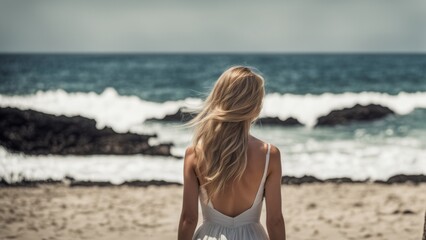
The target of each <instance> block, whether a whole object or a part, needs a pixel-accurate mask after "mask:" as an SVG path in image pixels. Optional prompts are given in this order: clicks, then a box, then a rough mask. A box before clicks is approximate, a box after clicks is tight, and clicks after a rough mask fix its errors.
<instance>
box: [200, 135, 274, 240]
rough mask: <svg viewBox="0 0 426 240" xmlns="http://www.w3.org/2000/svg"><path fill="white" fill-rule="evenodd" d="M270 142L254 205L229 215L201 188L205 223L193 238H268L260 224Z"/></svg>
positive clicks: (250, 239)
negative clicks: (220, 210) (217, 207)
mask: <svg viewBox="0 0 426 240" xmlns="http://www.w3.org/2000/svg"><path fill="white" fill-rule="evenodd" d="M270 148H271V146H270V144H269V143H268V152H267V154H266V162H265V170H264V172H263V177H262V180H261V182H260V186H259V189H258V190H257V193H256V197H255V199H254V203H253V204H252V206H251V207H250V208H249V209H247V210H246V211H244V212H242V213H241V214H239V215H238V216H236V217H230V216H227V215H225V214H223V213H221V212H219V211H218V210H216V209H215V208H214V207H213V205H212V203H211V201H208V203H207V204H206V202H207V193H206V190H205V189H204V188H203V187H201V188H200V193H201V194H200V204H201V210H202V214H203V223H202V224H201V225H200V226H199V227H198V229H197V230H196V231H195V233H194V236H193V238H192V239H193V240H219V239H220V240H225V239H226V240H242V239H244V240H263V239H265V240H267V239H269V238H268V235H267V234H266V231H265V229H264V228H263V226H262V225H261V224H260V214H261V212H262V204H263V190H264V188H265V186H264V185H265V179H266V172H267V169H268V165H269V152H270Z"/></svg>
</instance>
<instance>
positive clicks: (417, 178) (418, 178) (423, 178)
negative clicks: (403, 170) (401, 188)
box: [375, 174, 426, 184]
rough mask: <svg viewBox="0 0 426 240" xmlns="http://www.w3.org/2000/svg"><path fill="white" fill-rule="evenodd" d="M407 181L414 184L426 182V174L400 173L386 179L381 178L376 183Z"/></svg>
mask: <svg viewBox="0 0 426 240" xmlns="http://www.w3.org/2000/svg"><path fill="white" fill-rule="evenodd" d="M407 182H411V183H414V184H418V183H424V182H426V175H423V174H419V175H405V174H398V175H395V176H392V177H390V178H389V179H388V180H386V181H380V180H377V181H375V183H382V184H394V183H407Z"/></svg>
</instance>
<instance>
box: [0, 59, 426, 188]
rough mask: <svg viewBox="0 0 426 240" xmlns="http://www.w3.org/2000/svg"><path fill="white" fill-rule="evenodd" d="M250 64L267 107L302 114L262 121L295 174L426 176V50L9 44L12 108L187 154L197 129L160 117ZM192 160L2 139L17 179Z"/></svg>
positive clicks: (101, 176) (3, 75)
mask: <svg viewBox="0 0 426 240" xmlns="http://www.w3.org/2000/svg"><path fill="white" fill-rule="evenodd" d="M233 65H248V66H251V67H254V68H256V69H257V71H258V72H259V73H261V74H262V75H263V76H264V78H265V88H266V96H265V99H264V108H263V110H262V112H261V117H279V118H281V119H283V120H285V119H286V118H288V117H294V118H296V119H298V120H299V122H301V123H302V124H303V126H299V127H279V126H268V125H256V126H254V127H253V128H252V130H251V133H252V135H254V136H255V137H257V138H259V139H261V140H263V141H265V142H270V143H272V144H274V145H275V146H277V147H278V148H279V149H280V152H281V160H282V168H283V174H284V175H293V176H302V175H304V174H310V175H314V176H316V177H319V178H329V177H351V178H353V179H365V178H371V179H386V178H388V177H389V176H392V175H394V174H399V173H405V174H421V173H423V174H426V55H423V54H97V55H95V54H68V55H64V54H54V55H45V54H20V55H18V54H8V55H6V54H3V55H0V106H1V107H6V106H11V107H17V108H20V109H34V110H37V111H41V112H45V113H50V114H55V115H61V114H63V115H67V116H75V115H81V116H84V117H88V118H93V119H95V120H96V122H97V127H98V128H100V129H101V128H103V127H105V126H110V127H112V128H113V129H114V130H115V131H117V132H127V131H130V132H135V133H143V134H145V133H156V134H157V135H158V137H157V138H153V139H150V143H151V144H158V143H161V142H172V143H173V144H174V146H173V147H172V153H173V154H174V155H178V156H183V155H184V152H185V148H186V147H187V146H188V145H189V144H190V141H191V134H192V132H191V131H192V130H191V129H184V128H181V126H180V123H167V122H150V121H146V120H147V119H149V118H162V117H164V116H165V115H167V114H173V113H175V112H176V111H177V110H178V109H179V108H180V107H188V108H193V109H196V108H198V107H200V106H201V105H202V102H203V99H204V98H205V97H206V96H207V94H208V93H209V91H210V90H211V88H212V87H213V84H214V82H215V81H216V80H217V78H218V77H219V76H220V74H221V73H222V72H223V71H224V70H225V69H226V68H228V67H230V66H233ZM357 103H359V104H362V105H366V104H370V103H374V104H380V105H382V106H386V107H388V108H390V109H391V110H393V111H394V112H395V113H396V114H395V115H390V116H387V117H385V118H383V119H380V120H376V121H369V122H354V123H351V124H348V125H339V126H334V127H314V126H315V124H316V121H317V118H318V117H320V116H323V115H326V114H328V113H329V112H330V111H332V110H337V109H342V108H345V107H352V106H353V105H355V104H357ZM182 163H183V161H182V159H175V158H171V157H160V156H145V155H140V154H139V155H134V156H105V155H95V156H72V155H71V156H54V155H48V156H27V155H24V154H17V153H9V152H8V151H7V149H5V148H3V147H1V146H0V177H1V178H4V179H6V180H7V181H10V182H13V181H19V179H20V178H22V177H25V178H28V179H47V178H53V179H61V178H63V177H64V176H71V177H74V178H76V179H80V180H93V181H111V182H114V183H120V182H122V181H126V180H151V179H157V180H167V181H177V182H182V172H183V169H182V167H183V164H182Z"/></svg>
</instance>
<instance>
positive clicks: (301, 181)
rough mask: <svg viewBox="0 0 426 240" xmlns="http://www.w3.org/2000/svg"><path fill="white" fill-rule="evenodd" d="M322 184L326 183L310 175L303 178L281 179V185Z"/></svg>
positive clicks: (289, 177)
mask: <svg viewBox="0 0 426 240" xmlns="http://www.w3.org/2000/svg"><path fill="white" fill-rule="evenodd" d="M322 182H324V181H323V180H321V179H318V178H316V177H314V176H309V175H305V176H303V177H293V176H283V177H282V178H281V183H283V184H289V185H300V184H304V183H322Z"/></svg>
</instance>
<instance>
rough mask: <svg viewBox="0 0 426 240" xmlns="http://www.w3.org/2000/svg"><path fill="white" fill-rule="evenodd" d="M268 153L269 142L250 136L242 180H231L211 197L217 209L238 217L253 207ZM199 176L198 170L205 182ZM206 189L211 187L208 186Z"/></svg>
mask: <svg viewBox="0 0 426 240" xmlns="http://www.w3.org/2000/svg"><path fill="white" fill-rule="evenodd" d="M266 154H267V144H266V143H264V142H262V141H261V140H259V139H257V138H255V137H253V136H250V137H249V141H248V150H247V167H246V169H245V171H244V173H243V176H242V178H241V180H240V181H239V182H234V183H232V182H229V183H228V184H226V187H225V191H224V192H223V193H219V194H218V195H217V196H215V197H214V198H213V199H211V203H212V204H213V206H214V208H215V209H216V210H217V211H219V212H221V213H222V214H224V215H227V216H229V217H236V216H238V215H240V214H241V213H243V212H244V211H246V210H247V209H250V208H251V207H252V205H253V203H254V201H255V198H256V193H257V191H258V189H259V186H260V183H261V180H262V177H263V173H264V171H265V163H266ZM267 172H268V171H267ZM199 176H200V173H198V172H197V178H198V181H200V183H201V184H203V183H204V182H201V179H202V178H200V177H199ZM206 191H209V189H208V188H206ZM262 195H263V193H262Z"/></svg>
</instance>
